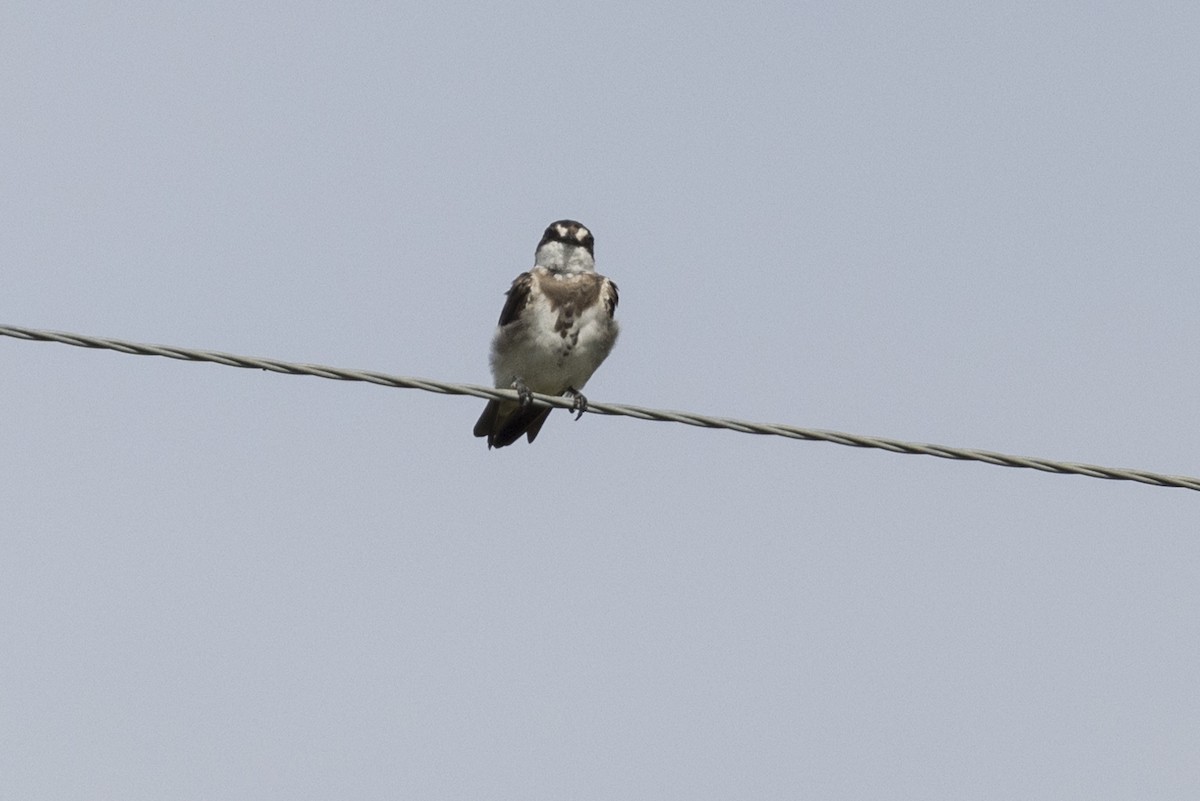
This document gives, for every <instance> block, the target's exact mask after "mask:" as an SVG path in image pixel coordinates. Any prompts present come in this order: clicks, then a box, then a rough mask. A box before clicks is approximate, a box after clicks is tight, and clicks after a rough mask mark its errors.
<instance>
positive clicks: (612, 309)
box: [604, 281, 620, 317]
mask: <svg viewBox="0 0 1200 801" xmlns="http://www.w3.org/2000/svg"><path fill="white" fill-rule="evenodd" d="M608 290H609V291H608V293H607V295H606V296H605V298H604V308H606V309H608V316H609V317H612V316H613V315H615V314H616V313H617V301H618V300H619V299H620V298H619V297H618V296H617V285H616V284H614V283H613V282H612V281H609V282H608Z"/></svg>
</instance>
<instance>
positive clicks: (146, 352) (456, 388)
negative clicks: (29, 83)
mask: <svg viewBox="0 0 1200 801" xmlns="http://www.w3.org/2000/svg"><path fill="white" fill-rule="evenodd" d="M0 336H7V337H13V338H15V339H23V340H28V341H37V342H58V343H61V344H63V345H74V346H76V347H80V348H99V349H104V350H114V351H117V352H118V353H128V354H132V355H135V356H163V357H166V358H168V359H180V360H182V361H189V362H212V363H214V364H223V365H225V366H227V367H245V368H250V369H257V370H270V371H271V372H273V373H285V374H287V375H311V376H316V377H317V378H332V379H336V380H338V381H365V382H367V383H370V384H378V385H380V386H385V387H398V388H402V389H420V390H424V391H426V392H437V393H440V394H443V395H468V396H471V397H476V398H487V399H491V398H496V399H499V400H517V399H518V396H517V393H516V392H515V391H514V390H511V389H496V388H494V387H485V386H480V385H477V384H456V383H452V382H448V381H435V380H433V379H428V378H410V377H406V376H398V375H389V374H387V373H378V372H373V371H367V370H348V369H345V368H341V367H328V366H325V365H320V364H299V363H296V362H284V361H279V360H278V359H262V358H255V357H250V356H238V355H235V354H232V353H220V352H217V351H209V350H197V349H194V348H179V347H172V346H168V345H147V344H143V343H138V342H128V341H125V340H120V339H106V338H103V337H93V336H85V335H83V334H69V333H64V332H60V331H42V330H38V329H34V328H24V327H21V326H15V325H0ZM533 400H534V402H535V403H537V404H540V405H544V406H552V407H554V408H558V409H569V408H571V405H572V403H573V401H572V400H571V399H570V398H562V397H557V396H554V395H542V394H539V393H534V395H533ZM587 411H589V412H594V413H597V414H607V415H616V416H624V417H632V418H635V419H637V420H657V421H661V422H668V423H683V424H685V425H690V426H698V427H700V428H722V429H727V430H729V431H739V432H741V433H743V434H762V435H769V436H777V437H787V438H789V439H800V440H809V441H814V442H832V443H834V444H836V445H849V446H852V447H855V448H878V449H880V450H885V451H891V452H892V453H907V454H914V455H924V456H936V457H938V458H941V459H955V460H958V461H972V462H983V463H985V464H991V465H996V466H998V467H1022V468H1028V469H1032V470H1041V471H1043V472H1046V473H1059V474H1067V475H1079V476H1088V477H1090V478H1104V479H1111V480H1113V481H1137V482H1140V483H1142V484H1150V485H1152V486H1157V487H1177V488H1180V489H1189V490H1195V491H1200V478H1192V477H1190V476H1171V475H1163V474H1161V473H1151V472H1148V471H1146V470H1131V469H1126V468H1116V467H1102V466H1100V465H1093V464H1079V463H1076V462H1061V461H1055V460H1052V459H1039V458H1034V457H1028V456H1011V455H1009V454H1005V453H996V452H994V451H981V450H975V449H972V448H952V447H949V446H946V445H929V444H923V443H919V442H904V441H902V440H896V439H888V438H885V437H868V436H863V435H860V434H845V433H842V432H839V431H823V430H821V429H814V428H800V427H798V426H789V425H782V424H778V423H754V422H750V421H748V420H736V419H733V418H729V417H711V416H709V415H703V414H695V413H693V412H673V411H667V410H665V409H648V408H645V407H643V406H628V405H625V404H619V403H599V402H595V401H589V403H588V407H587Z"/></svg>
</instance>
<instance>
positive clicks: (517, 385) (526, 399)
mask: <svg viewBox="0 0 1200 801" xmlns="http://www.w3.org/2000/svg"><path fill="white" fill-rule="evenodd" d="M512 388H513V389H515V390H516V391H517V400H518V401H520V403H521V408H522V409H527V408H529V404H531V403H533V393H532V392H531V391H530V390H529V387H527V386H525V382H524V381H522V380H521V379H519V378H518V379H517V380H516V381H513V384H512Z"/></svg>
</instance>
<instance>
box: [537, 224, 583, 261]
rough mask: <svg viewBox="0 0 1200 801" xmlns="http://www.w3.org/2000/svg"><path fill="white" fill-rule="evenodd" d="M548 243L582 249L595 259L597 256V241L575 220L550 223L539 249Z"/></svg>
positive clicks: (539, 243)
mask: <svg viewBox="0 0 1200 801" xmlns="http://www.w3.org/2000/svg"><path fill="white" fill-rule="evenodd" d="M547 242H562V243H563V244H564V245H570V246H571V247H581V248H583V249H584V250H586V251H587V252H588V253H590V254H591V255H592V257H593V258H594V257H595V256H596V253H595V247H596V240H595V239H593V238H592V232H591V231H589V230H588V229H587V227H586V226H585V225H584V224H583V223H579V222H575V221H574V220H559V221H558V222H552V223H550V226H549V227H548V228H547V229H546V233H544V234H542V241H541V242H538V248H539V249H541V247H542V245H544V244H546V243H547Z"/></svg>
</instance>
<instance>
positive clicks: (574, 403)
mask: <svg viewBox="0 0 1200 801" xmlns="http://www.w3.org/2000/svg"><path fill="white" fill-rule="evenodd" d="M563 394H564V395H566V396H567V397H568V398H570V399H571V411H573V412H576V415H575V419H576V420H578V419H579V418H580V417H583V413H584V412H586V411H587V398H585V397H584V396H583V393H582V392H580V391H579V390H577V389H575V388H573V387H567V391H566V392H564V393H563Z"/></svg>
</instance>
